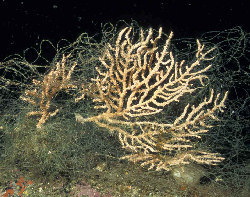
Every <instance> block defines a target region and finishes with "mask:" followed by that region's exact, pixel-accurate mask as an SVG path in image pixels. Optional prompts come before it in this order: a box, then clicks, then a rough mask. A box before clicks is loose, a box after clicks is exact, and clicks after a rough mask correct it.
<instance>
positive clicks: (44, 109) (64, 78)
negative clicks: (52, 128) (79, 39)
mask: <svg viewBox="0 0 250 197" xmlns="http://www.w3.org/2000/svg"><path fill="white" fill-rule="evenodd" d="M69 56H70V55H68V56H65V55H63V58H62V61H61V62H57V64H56V68H55V69H53V70H51V71H50V72H49V73H48V74H47V75H45V76H44V78H43V80H42V81H39V80H36V79H33V84H34V85H35V88H34V89H33V90H26V91H25V95H24V96H21V99H22V100H24V101H27V102H29V103H31V104H32V105H35V106H39V108H40V111H32V112H29V113H28V114H27V115H28V116H34V115H41V118H40V119H39V121H38V123H37V125H36V126H37V128H41V126H42V125H43V124H44V123H45V122H46V121H47V119H48V118H49V117H51V116H55V115H56V114H57V113H58V111H59V109H58V108H56V109H52V107H51V101H52V99H53V98H54V97H55V96H56V95H57V94H58V92H60V91H61V90H63V89H64V90H66V91H67V90H68V89H70V88H76V86H75V85H73V84H71V83H70V80H71V75H72V72H73V71H74V68H75V66H76V63H73V65H72V66H71V68H70V70H69V72H68V74H66V61H67V59H68V58H69Z"/></svg>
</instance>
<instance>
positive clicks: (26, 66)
mask: <svg viewBox="0 0 250 197" xmlns="http://www.w3.org/2000/svg"><path fill="white" fill-rule="evenodd" d="M125 25H128V24H124V23H121V24H118V25H116V26H113V25H111V24H107V25H104V27H103V28H102V32H101V33H100V34H97V35H95V36H89V35H88V34H87V33H83V34H81V35H80V36H79V37H78V38H77V40H76V41H75V42H73V43H70V42H68V41H67V40H61V41H60V42H59V43H58V44H57V45H54V44H53V43H51V42H50V41H48V40H44V41H42V42H41V44H40V46H39V48H38V49H37V48H32V47H31V48H29V49H26V50H25V51H24V52H23V54H21V55H20V54H18V55H11V56H9V57H7V58H5V59H4V60H2V61H1V62H0V93H1V95H0V109H1V112H0V118H1V121H0V135H1V138H0V151H2V153H1V159H0V162H1V163H2V164H1V166H3V167H1V168H6V169H8V165H10V164H12V165H13V164H15V165H17V166H18V167H19V168H21V169H24V170H30V171H35V173H34V174H36V173H37V174H39V176H41V175H42V174H46V175H49V174H50V175H51V176H55V177H56V176H59V175H62V174H63V175H65V174H66V176H72V177H74V176H77V175H76V174H77V172H79V170H83V169H85V171H87V170H90V169H92V168H94V167H95V166H97V165H98V163H100V162H103V161H107V160H109V159H113V160H118V158H119V157H120V156H122V155H124V154H125V153H124V150H122V148H121V146H120V144H119V142H118V141H119V140H118V139H117V136H114V135H112V134H109V133H107V132H103V130H102V129H100V128H98V127H97V126H94V125H92V124H91V123H87V124H86V125H85V126H79V125H77V124H76V122H75V118H74V114H75V113H78V112H80V113H81V114H84V116H85V117H88V116H90V115H96V111H95V110H94V108H93V106H94V104H93V102H92V98H93V97H94V91H95V87H94V86H91V83H92V81H91V79H92V78H95V77H96V76H97V74H98V73H97V71H96V69H95V67H97V66H99V65H100V64H101V63H100V60H99V57H100V56H101V55H102V53H103V52H104V49H105V47H106V45H107V43H114V42H115V40H116V37H117V35H118V32H119V30H120V29H121V27H124V26H125ZM129 25H132V26H133V27H134V28H133V32H132V35H135V37H134V39H135V40H137V37H136V35H137V34H138V32H139V31H140V29H139V26H138V24H136V23H133V24H129ZM155 32H156V31H155ZM198 39H199V41H200V42H201V43H203V44H205V47H206V48H207V49H210V48H213V47H215V50H214V51H213V52H212V54H211V55H212V56H214V57H215V58H213V59H212V60H211V61H210V62H209V64H212V67H211V68H210V69H209V70H208V71H207V76H209V80H208V81H206V85H205V88H203V89H200V90H198V91H197V92H196V93H195V95H190V96H189V97H187V98H186V99H185V100H184V102H182V103H180V104H178V105H175V106H172V107H168V108H166V109H164V111H163V115H161V116H156V117H155V118H156V119H159V120H160V119H161V118H166V119H169V122H171V121H172V120H175V119H176V117H178V115H179V114H180V113H181V111H182V110H181V109H183V106H186V105H187V103H188V102H190V103H191V102H192V103H193V104H197V103H200V101H201V100H202V99H203V96H204V95H208V93H209V92H210V90H211V89H214V91H215V92H225V91H228V92H229V96H228V100H227V101H226V106H227V108H226V110H225V112H224V113H223V114H221V113H218V114H217V115H218V117H219V119H220V122H218V123H215V122H213V121H211V125H214V127H213V128H212V129H211V131H210V132H209V133H206V134H204V136H203V137H204V139H203V140H202V141H201V142H200V144H199V145H197V146H200V147H202V148H203V149H204V148H205V149H206V147H207V149H210V148H212V150H213V151H215V152H218V153H220V154H222V155H223V157H224V158H226V159H225V161H223V162H222V163H221V164H220V165H219V166H217V167H213V168H212V167H211V170H210V172H211V174H210V176H209V177H208V178H209V179H210V181H212V182H216V183H218V184H219V185H220V186H221V187H223V188H227V187H231V184H233V185H234V188H235V191H237V190H238V189H240V188H242V187H245V184H246V180H247V179H249V176H250V171H249V166H250V163H249V158H248V155H249V152H250V137H249V136H250V133H249V130H250V128H249V125H250V114H249V113H250V109H249V106H250V96H249V92H250V76H249V75H250V72H249V71H250V67H249V58H250V56H249V51H250V45H249V44H250V43H249V42H250V41H249V39H250V34H249V33H246V32H244V31H243V30H242V29H241V28H240V27H235V28H233V29H228V30H225V31H220V32H219V31H211V32H207V33H205V34H203V35H201V36H200V37H199V38H198ZM171 49H172V51H173V54H175V57H174V58H176V59H177V61H178V60H182V59H185V60H186V62H187V63H189V62H192V61H193V60H194V59H193V58H194V57H195V53H196V50H197V45H196V39H194V38H181V39H178V38H173V40H172V44H171ZM63 55H66V56H67V55H69V56H68V59H67V62H68V63H67V65H71V64H73V63H76V66H75V68H74V71H73V72H72V76H71V81H72V86H71V87H76V88H71V89H70V90H69V91H60V92H58V93H57V94H56V96H55V97H54V99H53V100H52V104H53V106H54V108H55V109H59V110H60V111H59V113H58V114H56V115H55V116H53V117H51V119H46V120H47V123H48V124H47V125H46V126H45V128H44V129H43V131H42V132H41V133H39V132H37V130H36V129H35V125H36V123H37V119H36V118H31V117H30V118H28V119H27V117H26V116H25V115H26V114H27V112H29V111H32V110H34V108H35V107H34V106H32V105H31V104H28V103H26V102H24V101H23V100H21V99H20V96H21V95H23V94H24V92H25V90H27V89H28V90H32V89H34V83H32V81H33V79H36V80H38V81H39V80H40V81H42V80H43V77H44V75H46V74H48V73H50V72H51V70H53V69H55V67H56V65H57V62H60V61H61V60H62V58H63ZM202 66H204V67H205V66H207V65H202ZM69 71H70V67H66V72H69ZM82 84H89V85H88V86H85V88H87V89H91V90H92V91H93V94H91V93H89V95H84V97H85V99H83V100H80V102H78V103H75V102H74V101H75V99H76V98H79V96H81V95H82V94H84V92H82V91H83V88H82ZM51 110H54V109H51ZM163 116H164V117H163ZM24 123H25V124H24ZM65 125H66V126H65ZM24 136H25V137H24ZM25 143H27V144H25ZM41 146H42V147H43V149H42V150H41V149H40V148H39V147H41ZM21 151H22V156H21V157H20V152H21ZM51 154H52V155H55V157H54V158H51ZM34 155H35V156H34ZM44 162H45V163H46V165H44ZM10 166H11V165H10ZM83 171H84V170H83ZM131 173H133V172H131Z"/></svg>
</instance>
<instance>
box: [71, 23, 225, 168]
mask: <svg viewBox="0 0 250 197" xmlns="http://www.w3.org/2000/svg"><path fill="white" fill-rule="evenodd" d="M131 31H132V28H128V27H126V28H124V29H122V30H121V31H120V33H119V35H118V37H117V40H116V43H115V46H112V45H111V44H108V47H107V49H106V51H105V52H104V54H103V56H102V57H100V61H101V63H102V67H97V68H96V70H97V72H98V76H97V77H96V78H95V79H92V80H93V82H94V83H95V85H96V87H97V89H98V91H97V94H96V96H95V98H94V100H93V101H94V102H96V106H95V108H96V109H100V110H101V111H102V110H103V111H102V112H101V113H100V114H99V115H97V116H94V117H88V118H83V117H82V116H81V115H79V114H76V120H77V121H79V122H81V123H85V122H95V123H96V124H97V125H99V126H100V127H104V128H107V129H108V130H109V131H110V132H117V133H118V135H119V140H120V142H121V144H122V146H123V148H126V149H127V150H129V151H130V152H131V154H130V155H127V156H124V157H123V158H122V159H128V160H130V161H133V162H140V163H141V165H142V166H148V168H149V169H152V168H154V169H155V170H161V169H164V170H170V168H171V166H173V165H179V164H188V163H189V162H192V161H194V162H197V163H204V164H210V165H214V164H216V163H218V162H220V161H222V160H223V158H222V157H220V156H218V155H217V154H216V153H209V152H205V151H200V150H194V147H193V145H192V144H193V143H192V141H191V139H194V138H196V139H197V138H200V136H199V134H201V133H206V132H208V128H209V127H211V125H209V124H208V123H207V122H206V120H208V119H215V120H217V117H216V116H215V112H216V111H218V110H219V111H222V112H223V110H222V108H223V107H225V106H224V102H225V99H226V97H227V92H226V93H225V95H224V96H223V98H222V99H220V94H217V95H215V93H214V91H213V90H211V93H210V96H209V98H204V100H203V102H202V103H200V104H199V105H198V106H191V107H190V106H189V104H188V105H187V106H186V107H185V108H184V109H183V112H182V114H181V115H180V116H179V117H177V118H176V119H175V121H174V122H173V123H172V124H169V123H167V124H166V123H160V122H157V121H150V117H152V115H154V114H158V113H160V112H162V110H163V108H164V107H166V106H167V105H169V104H171V103H173V102H181V100H180V99H181V98H182V97H183V96H184V95H185V94H190V93H193V92H194V91H195V90H196V89H197V87H193V86H194V81H198V82H199V83H200V84H201V85H202V86H203V85H204V83H203V80H204V79H205V78H207V76H206V75H204V73H205V72H206V71H207V70H208V69H209V68H210V67H211V65H209V66H206V67H205V68H202V69H198V66H199V65H200V64H201V62H202V61H208V60H211V59H212V58H211V57H210V58H208V57H207V56H208V54H210V53H211V51H213V50H214V49H210V50H208V51H204V45H201V43H200V42H199V41H198V40H197V45H198V50H197V53H196V60H195V61H194V62H193V63H192V64H191V65H186V64H185V61H181V62H180V63H178V62H177V61H175V59H174V57H173V54H172V52H171V51H170V50H169V46H170V40H171V38H172V36H173V33H170V35H169V37H168V38H167V40H166V42H165V44H164V46H163V47H162V48H161V49H160V47H159V46H158V41H159V40H160V39H161V37H162V28H160V29H159V32H158V36H157V37H156V38H153V30H152V29H150V30H149V31H148V33H147V35H145V34H146V33H145V32H144V31H143V30H141V32H140V36H139V39H138V41H137V42H133V40H132V39H133V38H132V36H131V34H132V33H131ZM219 100H220V101H219ZM208 105H212V106H213V107H212V108H210V109H207V110H205V108H207V107H208ZM146 117H148V118H147V119H146ZM152 119H153V118H152Z"/></svg>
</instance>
